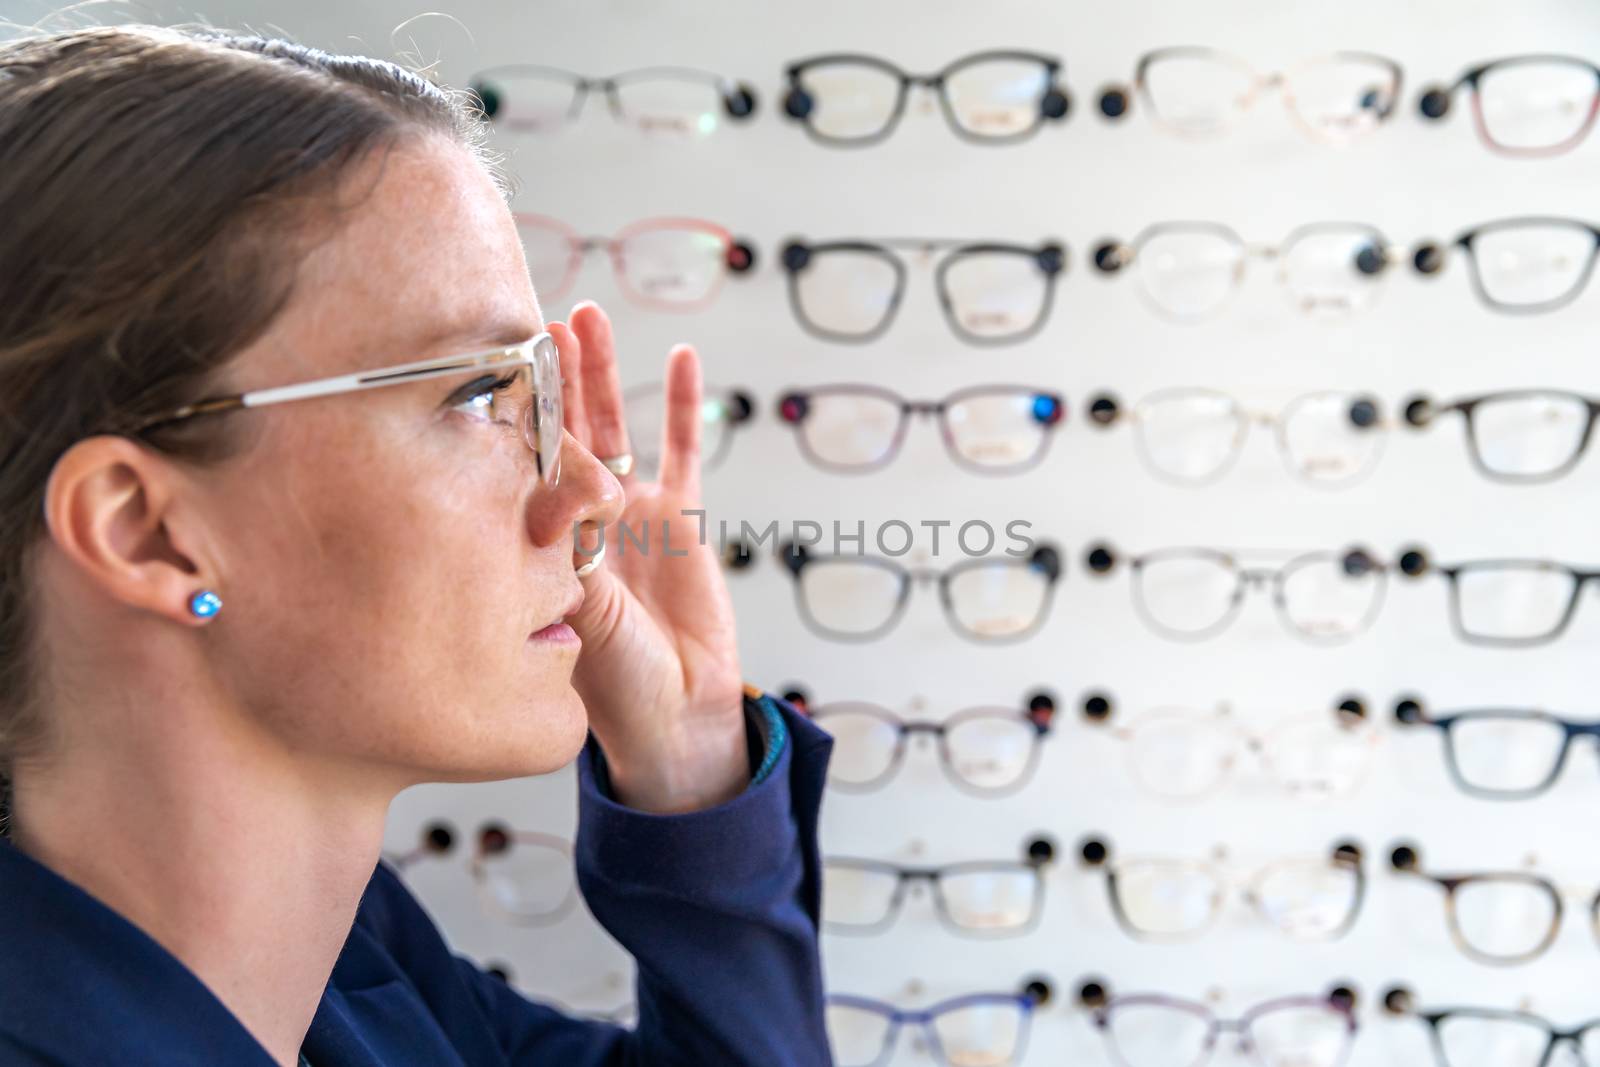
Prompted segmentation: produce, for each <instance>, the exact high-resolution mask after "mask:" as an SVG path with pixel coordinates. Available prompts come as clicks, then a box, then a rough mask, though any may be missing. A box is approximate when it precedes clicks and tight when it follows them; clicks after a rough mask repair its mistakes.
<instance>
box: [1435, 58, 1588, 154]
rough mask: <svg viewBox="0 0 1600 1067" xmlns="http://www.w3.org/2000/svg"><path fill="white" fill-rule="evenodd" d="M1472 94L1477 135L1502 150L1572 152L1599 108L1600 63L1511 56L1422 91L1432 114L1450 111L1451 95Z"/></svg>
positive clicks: (1529, 152) (1441, 114) (1440, 116)
mask: <svg viewBox="0 0 1600 1067" xmlns="http://www.w3.org/2000/svg"><path fill="white" fill-rule="evenodd" d="M1463 90H1466V91H1469V92H1471V93H1472V119H1473V123H1474V125H1476V126H1477V129H1478V137H1479V138H1480V139H1481V140H1482V141H1483V143H1484V144H1485V145H1487V146H1489V148H1491V149H1493V150H1494V151H1496V152H1499V153H1500V154H1501V155H1507V156H1520V157H1523V158H1538V157H1541V156H1555V155H1560V154H1561V153H1563V152H1568V151H1571V150H1572V149H1573V148H1576V147H1577V146H1578V145H1579V144H1581V143H1582V142H1583V139H1584V138H1585V137H1587V136H1588V135H1589V130H1590V129H1591V128H1593V126H1594V120H1595V115H1596V114H1597V113H1600V67H1596V66H1595V65H1594V64H1593V63H1591V62H1589V61H1588V60H1586V59H1579V58H1577V57H1576V56H1552V55H1526V56H1507V57H1506V58H1504V59H1497V60H1494V61H1493V62H1491V63H1480V64H1479V65H1478V66H1476V67H1473V68H1472V69H1471V70H1469V71H1467V72H1466V73H1465V74H1462V75H1461V77H1460V78H1458V79H1456V81H1455V83H1454V84H1452V85H1448V86H1444V85H1436V86H1433V87H1432V88H1430V89H1428V90H1427V91H1426V92H1424V93H1423V94H1422V97H1421V98H1420V99H1419V100H1418V105H1417V106H1418V110H1420V111H1421V112H1422V116H1423V117H1424V118H1427V119H1442V118H1444V117H1445V115H1447V114H1449V112H1450V101H1451V98H1452V97H1453V96H1454V95H1455V94H1456V93H1458V92H1461V91H1463Z"/></svg>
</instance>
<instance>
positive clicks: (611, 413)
mask: <svg viewBox="0 0 1600 1067" xmlns="http://www.w3.org/2000/svg"><path fill="white" fill-rule="evenodd" d="M571 323H572V332H573V333H575V334H576V335H577V337H578V344H579V346H580V347H582V349H583V405H584V415H585V417H586V418H587V419H588V421H589V434H590V441H589V448H590V449H591V450H592V451H593V452H594V454H595V455H596V456H599V457H600V459H601V460H602V461H604V460H608V459H611V458H612V457H615V456H623V455H626V454H628V452H629V444H628V420H627V414H626V411H625V409H624V407H623V400H622V372H621V371H620V370H618V368H617V344H616V339H615V338H614V337H613V336H612V333H611V320H610V319H608V318H606V313H605V312H604V311H601V310H600V306H599V305H598V304H595V303H593V302H590V301H584V302H583V303H581V304H579V305H578V306H577V307H575V308H573V309H572V319H571ZM613 473H615V472H613ZM617 477H618V479H619V480H620V481H621V482H622V484H623V487H624V488H626V487H627V485H628V484H629V482H630V480H631V479H632V477H633V476H632V474H631V473H630V474H627V475H618V476H617Z"/></svg>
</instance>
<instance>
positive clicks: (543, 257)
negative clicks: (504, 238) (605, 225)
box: [515, 212, 755, 311]
mask: <svg viewBox="0 0 1600 1067" xmlns="http://www.w3.org/2000/svg"><path fill="white" fill-rule="evenodd" d="M515 217H516V222H517V233H518V234H519V235H520V236H521V238H522V248H523V251H524V253H525V254H526V256H527V259H528V273H529V274H530V275H531V276H532V278H533V287H534V290H535V292H536V293H537V294H538V296H539V299H540V300H541V301H543V302H544V303H545V304H547V305H548V304H551V303H553V302H554V301H556V300H560V299H561V298H562V297H564V296H566V295H567V294H568V293H569V292H571V291H572V285H573V283H574V282H576V281H577V279H578V272H579V270H580V269H581V268H582V267H583V259H584V257H585V256H586V255H588V254H589V253H590V252H595V251H604V252H605V253H606V254H607V255H608V256H610V257H611V267H612V269H613V270H614V271H615V272H616V276H617V285H618V286H619V287H620V288H621V289H622V292H623V294H624V295H626V296H627V298H628V299H629V300H631V301H633V302H634V303H635V304H638V305H639V306H640V307H645V308H651V309H653V310H656V311H700V310H703V309H704V308H706V307H708V306H710V304H711V302H712V301H713V300H714V299H716V296H717V294H718V293H719V292H721V291H722V284H723V282H724V281H725V280H727V277H728V275H729V274H744V273H746V272H748V271H750V270H751V269H753V268H754V266H755V249H754V247H753V246H752V245H750V244H749V243H748V242H745V241H740V240H735V239H734V237H733V235H732V234H730V233H729V232H728V231H727V230H725V229H723V228H722V227H721V226H718V225H717V224H716V223H714V222H705V221H703V220H700V219H646V220H644V221H642V222H636V223H634V224H633V225H631V226H628V227H626V228H625V229H623V230H622V231H621V232H619V233H618V234H617V235H616V236H615V237H583V236H581V235H579V234H578V232H577V231H576V230H574V229H573V228H572V227H570V226H568V225H567V224H566V223H564V222H562V221H560V220H559V219H553V218H550V217H549V216H547V215H530V214H528V213H526V212H519V213H517V214H516V216H515Z"/></svg>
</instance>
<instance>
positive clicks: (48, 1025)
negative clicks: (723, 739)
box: [0, 697, 832, 1067]
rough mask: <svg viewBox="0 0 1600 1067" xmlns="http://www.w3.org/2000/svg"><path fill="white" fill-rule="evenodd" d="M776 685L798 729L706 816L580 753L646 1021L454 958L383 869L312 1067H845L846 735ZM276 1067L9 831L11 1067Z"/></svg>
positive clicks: (590, 850) (598, 892)
mask: <svg viewBox="0 0 1600 1067" xmlns="http://www.w3.org/2000/svg"><path fill="white" fill-rule="evenodd" d="M762 699H763V701H770V702H771V703H770V705H769V707H768V709H763V710H767V711H768V712H769V714H770V710H771V709H772V708H776V709H777V710H778V711H779V713H780V716H781V721H782V723H783V724H784V726H786V727H787V733H788V741H787V743H786V744H785V745H784V747H783V750H782V751H781V752H776V753H774V754H775V755H776V763H775V764H773V765H772V766H771V773H770V774H768V775H767V776H766V777H765V778H764V779H762V780H760V781H758V782H757V783H756V784H753V785H752V786H751V787H750V788H749V789H748V790H747V791H746V792H744V793H742V794H740V795H739V796H737V797H735V798H734V799H733V800H731V801H729V802H728V803H726V804H724V805H722V806H720V807H717V808H713V809H711V810H708V811H701V812H693V813H690V814H686V815H670V816H662V815H648V814H644V813H642V812H637V811H633V810H631V809H629V808H625V807H623V806H622V805H620V804H618V803H616V802H615V801H613V800H611V799H610V798H609V797H608V796H607V795H606V787H605V784H604V783H605V769H604V763H603V759H602V757H601V756H600V753H599V750H598V748H597V747H596V746H595V745H594V744H593V742H592V741H591V743H590V745H589V746H588V747H587V748H586V749H585V751H584V753H583V754H582V756H580V757H579V771H578V781H579V806H578V836H577V842H576V848H575V852H576V862H577V871H578V884H579V886H580V887H581V889H582V891H583V894H584V898H585V900H586V901H587V902H588V904H589V907H590V910H592V911H593V912H594V914H595V916H596V918H598V919H599V920H600V922H601V923H602V924H603V925H604V926H605V927H606V929H607V930H609V931H610V932H611V933H612V935H613V936H615V937H616V939H617V940H618V941H619V942H621V943H622V945H623V946H624V947H625V948H627V949H628V950H629V951H630V952H631V953H632V954H633V956H634V958H635V959H636V960H637V961H638V973H639V980H638V988H637V991H636V992H637V997H638V1011H639V1023H638V1027H637V1029H636V1030H625V1029H622V1028H620V1027H616V1026H612V1025H610V1024H607V1023H600V1022H592V1021H587V1020H580V1019H575V1018H572V1017H569V1016H567V1015H564V1014H562V1013H560V1012H558V1011H556V1010H554V1009H552V1008H550V1007H547V1006H545V1005H541V1004H537V1003H534V1002H532V1001H529V1000H527V999H526V998H524V997H522V996H521V995H520V994H518V993H517V992H516V991H514V990H513V989H512V988H511V987H510V986H508V985H506V984H505V983H504V982H503V981H501V980H500V979H499V978H496V977H495V976H493V975H490V974H488V973H486V972H484V971H482V970H480V969H479V968H478V967H477V966H475V965H474V964H472V963H470V962H469V961H467V960H466V959H464V958H461V957H458V956H455V955H452V953H451V952H450V950H449V949H448V948H447V947H446V945H445V942H444V940H443V938H442V937H441V936H440V934H439V931H438V929H437V928H436V927H435V926H434V924H433V922H432V921H431V920H430V919H429V918H428V916H427V915H426V914H425V913H424V912H423V910H422V907H421V905H419V904H418V903H417V900H416V899H415V898H414V897H413V896H412V895H411V893H410V892H409V891H408V890H407V889H406V887H405V886H404V885H403V884H402V883H401V882H400V880H399V878H398V877H397V876H396V875H395V873H394V871H393V870H392V869H390V868H389V867H388V865H387V864H384V863H381V862H380V863H379V864H378V867H377V869H376V870H375V871H374V872H373V875H372V880H371V882H370V883H369V884H368V885H367V888H366V892H365V895H364V896H363V897H362V900H361V905H360V909H359V910H358V912H357V914H356V920H355V925H354V926H353V927H352V928H351V931H350V936H349V939H348V940H347V941H346V942H345V946H344V949H343V951H342V952H341V953H340V956H339V959H338V962H337V963H336V965H335V966H334V969H333V975H332V977H331V978H330V980H329V982H328V988H327V990H326V991H325V992H324V993H323V995H322V1002H321V1004H320V1005H319V1007H318V1008H317V1013H316V1017H315V1018H314V1019H313V1020H312V1023H311V1029H310V1031H309V1032H308V1033H307V1034H306V1038H305V1044H304V1046H303V1049H304V1053H305V1056H306V1057H307V1059H308V1060H309V1061H310V1063H311V1064H312V1065H313V1067H528V1065H534V1064H538V1065H541V1067H542V1065H546V1064H548V1065H550V1067H691V1065H692V1067H721V1065H728V1067H827V1065H829V1064H830V1063H831V1057H830V1055H829V1052H828V1042H827V1035H826V1032H825V1030H824V1025H823V1010H824V1009H823V990H822V969H821V963H820V960H819V953H818V946H817V923H818V910H819V904H820V901H819V898H820V888H821V884H820V877H821V873H820V864H819V860H818V853H817V836H816V835H817V809H818V805H819V803H820V800H821V796H822V790H823V782H824V776H825V773H826V767H827V760H828V754H829V750H830V748H831V747H832V741H831V739H830V738H829V737H828V736H827V735H826V734H824V733H823V732H822V731H821V730H819V729H817V727H815V726H814V725H812V724H811V723H810V722H808V721H807V720H806V719H804V718H803V717H802V716H801V715H799V714H798V713H797V712H795V711H794V709H793V708H791V707H789V706H788V705H786V704H783V703H782V702H781V701H778V700H777V699H776V698H771V697H764V698H762ZM753 703H755V702H753V701H747V706H748V705H750V704H753ZM758 751H759V750H758ZM272 1063H273V1061H272V1059H271V1057H269V1056H268V1055H267V1053H266V1051H265V1050H264V1049H263V1048H262V1047H261V1045H260V1044H259V1043H258V1042H257V1041H256V1040H255V1039H254V1038H253V1037H251V1036H250V1034H249V1032H247V1031H246V1030H245V1029H244V1027H243V1026H242V1025H241V1024H240V1023H239V1021H238V1020H237V1019H236V1018H235V1017H234V1016H233V1015H232V1014H231V1013H230V1012H229V1011H228V1009H227V1008H225V1007H224V1006H223V1005H222V1003H221V1002H220V1001H219V1000H217V998H216V997H215V996H213V995H212V993H211V992H210V990H209V989H207V987H206V986H205V985H204V984H202V983H201V982H200V980H199V979H198V978H196V977H195V975H194V974H193V973H192V972H190V971H189V970H188V969H186V968H185V967H184V966H183V965H182V964H181V963H179V962H178V960H177V959H176V958H175V957H173V956H172V955H171V954H170V953H168V952H167V951H166V950H165V949H163V948H162V947H161V946H159V945H158V944H156V943H155V942H154V941H153V940H151V939H150V937H148V936H147V935H146V934H145V933H144V932H143V931H141V930H140V929H138V928H137V927H135V926H134V925H133V924H132V923H130V922H128V921H127V920H126V919H124V918H122V917H121V916H120V915H118V914H117V913H115V912H113V911H112V910H111V909H110V908H108V907H106V906H105V905H103V904H101V903H100V902H99V901H98V900H96V899H95V898H93V897H91V896H90V895H89V894H87V893H86V892H84V891H83V890H82V889H80V888H78V887H77V886H76V885H74V884H72V883H71V882H68V881H67V880H65V879H63V878H61V877H60V876H59V875H57V874H55V873H54V872H53V871H51V870H49V869H48V868H46V867H44V866H43V865H41V864H39V863H38V862H36V861H34V860H33V859H32V858H30V857H28V856H27V855H25V854H23V853H22V852H20V851H18V850H17V849H15V848H12V847H10V846H9V845H6V844H4V843H0V1065H4V1067H14V1065H15V1067H22V1065H27V1067H35V1065H38V1067H44V1065H49V1067H109V1065H112V1064H115V1065H117V1067H146V1065H148V1067H157V1065H159V1067H202V1065H203V1067H272Z"/></svg>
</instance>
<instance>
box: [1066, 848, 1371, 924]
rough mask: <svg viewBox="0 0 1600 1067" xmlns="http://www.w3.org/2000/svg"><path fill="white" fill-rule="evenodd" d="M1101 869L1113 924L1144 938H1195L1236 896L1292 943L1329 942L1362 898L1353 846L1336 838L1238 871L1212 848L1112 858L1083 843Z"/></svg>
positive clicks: (1350, 920) (1362, 879) (1351, 919)
mask: <svg viewBox="0 0 1600 1067" xmlns="http://www.w3.org/2000/svg"><path fill="white" fill-rule="evenodd" d="M1083 859H1084V862H1085V863H1086V864H1088V865H1089V866H1098V867H1102V868H1103V869H1104V870H1105V876H1106V891H1107V893H1108V894H1109V896H1110V898H1111V910H1112V913H1113V914H1114V915H1115V916H1116V919H1117V925H1119V926H1121V927H1122V929H1123V932H1124V933H1126V934H1128V936H1130V937H1133V938H1137V939H1140V940H1148V941H1188V940H1192V939H1194V938H1197V937H1200V936H1201V935H1202V934H1204V933H1206V932H1207V931H1208V930H1210V929H1211V928H1212V927H1213V926H1215V925H1216V922H1217V920H1218V918H1220V917H1221V915H1222V913H1223V909H1224V907H1225V906H1226V905H1227V903H1228V901H1229V899H1230V898H1232V897H1235V896H1238V897H1242V898H1243V900H1244V901H1245V902H1246V903H1247V904H1248V905H1249V906H1250V908H1251V910H1253V911H1254V912H1255V913H1256V914H1257V915H1258V916H1259V917H1260V918H1262V919H1264V920H1266V922H1268V923H1269V924H1271V925H1272V926H1273V927H1274V928H1276V929H1277V930H1278V931H1279V932H1280V933H1283V934H1286V935H1288V936H1289V937H1291V938H1294V939H1295V940H1297V941H1334V940H1337V939H1339V938H1341V937H1343V936H1344V935H1345V934H1347V933H1349V931H1350V928H1351V927H1352V926H1353V925H1354V924H1355V920H1356V916H1357V914H1358V913H1359V912H1360V910H1361V902H1362V899H1363V898H1364V897H1365V896H1366V885H1367V881H1366V872H1365V871H1364V870H1363V869H1362V865H1361V850H1360V849H1359V848H1357V847H1356V846H1355V845H1352V844H1348V843H1343V844H1339V845H1337V846H1335V847H1334V848H1333V849H1331V850H1330V851H1329V852H1328V853H1326V854H1324V855H1321V856H1291V857H1284V858H1282V859H1279V860H1276V861H1274V862H1271V863H1267V864H1264V865H1262V866H1259V867H1255V868H1250V869H1239V868H1237V867H1235V866H1233V865H1232V864H1229V863H1228V862H1227V860H1226V853H1225V852H1224V851H1223V850H1222V849H1217V850H1216V852H1215V853H1214V854H1213V858H1211V859H1187V858H1182V857H1166V856H1131V857H1128V858H1127V859H1118V858H1116V857H1115V856H1113V855H1112V853H1111V847H1110V845H1109V844H1107V843H1106V842H1105V841H1103V840H1100V839H1094V838H1092V839H1090V840H1089V841H1087V842H1086V843H1085V844H1084V845H1083Z"/></svg>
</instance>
